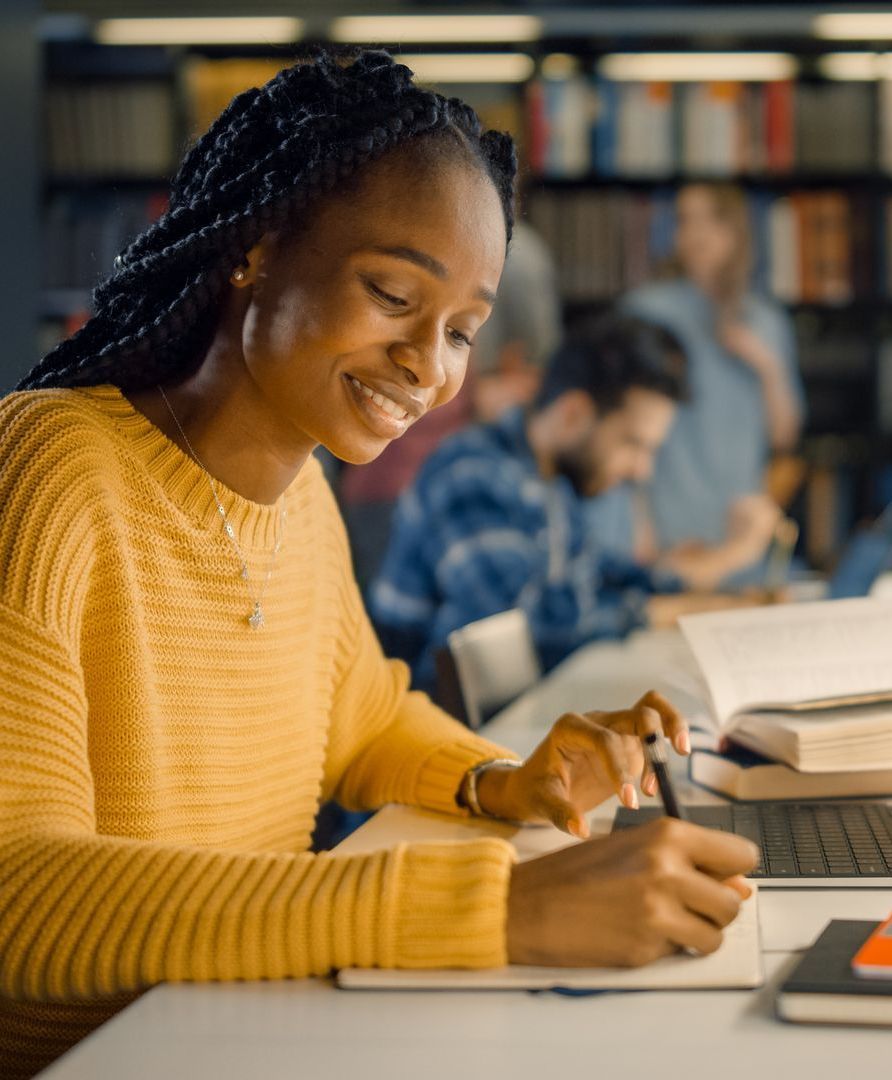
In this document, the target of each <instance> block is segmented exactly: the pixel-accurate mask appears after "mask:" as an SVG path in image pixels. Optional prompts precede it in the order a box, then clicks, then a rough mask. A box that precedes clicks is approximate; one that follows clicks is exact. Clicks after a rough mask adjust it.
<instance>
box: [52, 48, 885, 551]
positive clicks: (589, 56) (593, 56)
mask: <svg viewBox="0 0 892 1080" xmlns="http://www.w3.org/2000/svg"><path fill="white" fill-rule="evenodd" d="M618 41H619V39H618V38H614V39H610V40H608V39H607V38H605V39H603V40H601V41H598V42H593V41H592V40H589V41H588V42H580V41H579V40H569V39H568V40H566V41H560V42H558V41H548V42H542V43H539V44H538V45H536V46H531V47H530V48H531V49H532V51H533V52H534V53H535V54H536V60H537V64H538V66H537V73H536V74H535V76H534V77H533V78H532V79H531V80H530V81H529V82H528V83H527V84H526V85H523V86H511V87H509V86H504V87H482V86H477V87H462V88H460V89H459V91H458V92H460V93H461V94H462V96H465V97H467V98H468V99H469V100H471V102H472V104H475V105H476V106H477V107H478V108H480V110H481V112H482V113H483V114H484V118H485V120H486V121H487V122H488V123H489V124H491V125H494V126H499V127H509V128H511V129H513V131H514V132H515V134H516V135H517V136H518V137H519V140H520V142H521V146H522V158H523V172H522V201H523V209H524V212H525V213H527V214H528V215H529V217H530V219H531V221H532V222H533V223H534V224H535V225H536V226H537V227H538V228H539V229H540V231H541V232H542V233H543V235H544V236H545V237H546V239H547V240H548V241H549V242H550V243H551V245H552V246H553V248H554V250H555V253H556V256H557V259H558V263H559V267H560V272H561V280H562V287H563V292H564V299H565V302H566V306H567V310H568V314H569V315H570V316H572V315H573V314H574V313H576V312H578V311H579V310H580V309H584V308H588V307H591V306H601V305H604V304H606V303H607V302H609V300H610V299H611V297H612V296H614V295H615V294H616V293H617V292H618V291H621V290H622V289H624V288H628V287H630V286H634V285H635V284H638V283H639V282H641V281H643V280H646V279H647V278H648V277H649V276H650V275H651V274H652V273H653V270H654V268H655V266H657V265H658V264H659V262H660V261H661V259H662V258H663V257H664V256H665V255H666V254H667V253H668V245H669V243H670V241H671V231H672V210H671V208H672V200H673V196H674V193H675V192H676V191H677V189H678V187H679V186H680V185H681V184H682V183H685V182H689V181H692V180H711V179H728V180H733V181H735V182H737V183H739V184H741V185H742V186H743V187H744V189H745V190H746V192H747V195H748V198H749V200H750V204H751V207H752V215H753V221H754V230H755V232H756V237H757V244H756V246H757V248H758V249H760V250H761V251H762V253H763V254H762V258H761V259H760V261H759V263H758V266H757V278H758V281H759V283H760V284H761V285H762V286H764V287H767V288H769V289H770V290H772V291H774V292H776V293H777V294H778V295H779V298H780V299H782V300H783V302H785V303H786V304H787V306H788V307H789V309H790V311H791V314H792V317H793V319H794V322H795V325H796V328H797V334H798V338H799V347H800V357H801V367H802V372H803V377H804V381H805V384H806V391H807V396H808V400H809V406H810V420H809V427H808V430H807V438H806V454H807V456H808V457H809V459H810V461H811V462H812V463H813V464H814V465H815V468H816V469H820V470H822V472H821V476H822V483H824V485H825V487H826V486H827V485H828V484H836V485H837V486H838V488H839V490H838V491H837V492H836V495H835V504H836V505H837V506H839V507H841V508H843V510H842V512H843V513H844V516H845V521H844V522H843V529H844V530H845V528H846V527H847V525H848V524H850V523H851V521H853V520H855V519H858V518H861V517H866V516H869V515H871V514H873V513H875V512H876V510H877V509H879V506H880V504H881V502H882V501H883V500H884V499H888V498H892V490H889V487H890V483H892V481H890V472H889V463H890V462H892V314H890V313H892V91H890V87H892V82H833V81H830V80H827V79H823V78H819V77H817V76H816V72H817V70H818V67H817V56H816V52H815V48H816V47H815V43H814V42H806V41H804V40H803V41H802V42H801V43H800V46H799V47H798V49H792V50H791V51H793V52H797V51H798V52H799V53H800V54H801V58H802V60H803V64H802V71H803V73H804V74H803V77H802V78H801V79H800V80H799V81H797V82H790V81H781V82H777V83H770V84H766V83H746V84H700V83H697V84H644V83H610V82H608V81H607V80H605V79H603V78H601V77H599V76H598V75H596V74H595V69H596V63H595V62H596V60H597V58H598V56H599V55H600V54H601V53H602V52H606V51H608V50H609V49H610V48H612V47H614V46H616V45H617V42H618ZM654 44H655V46H656V45H657V44H665V43H663V42H659V43H658V42H654ZM679 44H681V45H685V44H686V43H685V42H680V40H679V39H678V38H676V40H675V42H674V45H675V47H676V48H677V47H679ZM558 48H560V49H563V50H567V51H568V52H570V53H572V54H573V55H572V57H571V58H570V62H569V63H567V62H566V61H567V57H566V56H565V57H564V65H565V73H564V74H563V75H562V76H561V77H553V76H552V75H551V74H548V72H549V64H548V59H547V58H548V56H549V55H551V54H553V53H554V51H555V50H557V49H558ZM287 62H288V52H287V49H275V48H272V47H271V48H268V49H263V48H254V49H235V48H233V49H231V50H226V49H223V48H217V49H207V48H206V49H196V48H177V49H171V48H158V47H134V46H129V47H120V46H118V47H111V46H104V47H101V46H96V45H90V44H87V43H84V42H55V43H50V44H47V45H46V46H45V57H44V66H45V71H46V80H47V83H46V90H47V92H46V94H45V108H46V113H45V118H46V126H45V155H44V172H43V182H42V185H40V190H41V193H42V202H43V215H44V216H43V220H44V249H43V267H44V279H43V282H42V291H41V294H40V295H41V341H40V345H41V348H42V349H45V348H48V347H50V346H51V345H52V344H53V342H54V341H55V340H58V338H59V337H60V336H61V335H62V334H63V333H66V332H69V331H70V330H71V329H73V328H74V327H75V326H76V325H77V324H78V322H79V321H80V320H82V319H83V318H84V317H86V315H87V313H88V311H89V296H90V290H91V289H92V287H93V285H94V284H95V282H96V280H97V279H98V278H99V277H100V276H101V275H102V274H104V273H105V272H107V269H108V267H109V266H110V264H111V259H112V257H113V255H114V253H115V252H116V251H117V250H119V249H120V247H121V246H123V244H124V243H125V242H126V241H127V240H128V239H129V238H130V237H131V236H132V235H135V234H136V233H137V232H139V231H140V230H141V229H142V228H144V227H145V225H146V224H147V223H148V221H150V220H152V218H153V217H156V216H157V215H158V214H160V213H161V212H162V211H163V208H164V192H165V189H166V185H167V182H168V179H169V176H170V174H171V172H172V169H173V168H174V167H175V164H176V162H177V160H178V159H179V157H180V156H181V154H182V151H183V150H184V149H185V147H186V145H187V143H188V140H189V138H190V136H191V134H192V133H195V132H198V131H201V130H203V129H204V128H205V127H206V126H207V124H208V123H209V121H210V119H211V118H212V117H213V116H214V115H216V114H217V113H218V112H219V110H220V109H221V108H222V107H223V105H225V103H226V102H227V101H228V100H229V99H230V98H231V97H232V95H233V94H235V93H237V92H238V91H239V90H240V89H243V88H244V87H246V86H248V85H256V84H259V83H260V82H263V81H265V80H266V79H267V78H269V77H270V76H271V75H272V74H273V73H274V71H275V70H277V68H278V67H279V66H280V65H281V64H283V63H287ZM97 117H98V119H97ZM137 117H138V118H139V119H138V123H137V122H136V119H135V118H137ZM97 132H102V133H103V134H102V137H99V138H97ZM134 132H137V133H138V137H137V138H136V139H134V137H133V136H134ZM704 147H708V148H709V152H708V153H707V152H706V151H705V150H704ZM816 236H820V238H821V239H820V242H818V243H815V242H813V240H814V238H815V237H816ZM791 238H792V241H791ZM791 244H792V246H793V247H795V249H796V257H795V259H791V258H790V257H789V256H790V251H789V249H790V247H791ZM785 254H786V258H785ZM802 516H803V520H806V519H808V516H809V515H808V513H807V512H805V511H804V512H803V514H802ZM814 516H815V515H814V514H812V515H811V517H812V518H814ZM834 550H835V542H834V541H833V540H832V539H830V540H825V541H823V542H822V543H821V544H817V545H816V547H815V552H817V554H815V560H816V561H818V562H827V561H829V560H830V559H832V556H833V552H834Z"/></svg>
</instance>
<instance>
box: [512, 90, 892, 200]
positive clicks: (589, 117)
mask: <svg viewBox="0 0 892 1080" xmlns="http://www.w3.org/2000/svg"><path fill="white" fill-rule="evenodd" d="M878 85H879V86H880V89H879V90H874V88H873V86H872V84H870V83H847V82H827V83H815V84H812V83H804V82H802V83H793V82H788V81H784V82H767V83H737V82H705V83H703V82H691V83H676V84H672V83H659V82H649V83H648V82H611V81H610V80H608V79H604V78H601V77H596V76H588V75H585V74H582V73H579V72H576V73H574V74H572V75H569V76H567V77H565V78H541V77H540V78H536V79H534V80H533V81H532V82H531V83H530V84H529V86H528V87H527V93H526V109H527V113H528V115H527V129H528V130H529V131H533V130H535V132H536V139H535V153H531V154H530V157H529V166H530V169H531V171H532V172H533V173H534V174H537V175H540V176H545V177H550V178H553V179H556V178H561V177H564V178H570V177H579V176H582V175H586V174H592V175H600V176H604V177H649V176H671V175H675V174H681V175H696V176H729V177H730V176H741V175H745V176H774V175H786V174H790V173H794V172H800V173H812V174H815V173H818V174H824V173H829V174H835V173H840V174H846V173H856V172H865V171H869V170H871V169H875V168H882V169H884V170H885V171H886V172H890V171H892V91H890V89H889V83H888V82H886V81H881V83H879V84H878ZM874 94H876V95H877V97H878V100H877V102H876V108H877V109H878V110H879V115H880V117H881V123H880V140H879V143H877V141H876V140H875V138H874V136H873V117H874V114H875V102H874V100H873V96H872V95H874Z"/></svg>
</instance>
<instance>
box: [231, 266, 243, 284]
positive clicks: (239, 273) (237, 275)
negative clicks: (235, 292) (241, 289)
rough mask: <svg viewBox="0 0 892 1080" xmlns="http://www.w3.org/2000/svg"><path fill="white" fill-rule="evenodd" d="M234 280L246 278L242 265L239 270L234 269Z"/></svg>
mask: <svg viewBox="0 0 892 1080" xmlns="http://www.w3.org/2000/svg"><path fill="white" fill-rule="evenodd" d="M232 280H233V281H244V280H245V271H244V270H242V268H241V267H239V268H238V270H233V271H232Z"/></svg>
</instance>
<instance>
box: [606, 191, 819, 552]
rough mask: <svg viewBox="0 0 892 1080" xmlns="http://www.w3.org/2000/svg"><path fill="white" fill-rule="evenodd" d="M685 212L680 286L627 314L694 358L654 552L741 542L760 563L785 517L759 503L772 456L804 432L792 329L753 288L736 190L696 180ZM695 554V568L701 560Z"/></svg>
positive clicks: (683, 201) (652, 292)
mask: <svg viewBox="0 0 892 1080" xmlns="http://www.w3.org/2000/svg"><path fill="white" fill-rule="evenodd" d="M676 212H677V222H676V234H675V255H674V259H673V263H672V268H671V269H672V275H671V278H670V279H669V280H666V281H662V282H657V283H654V284H652V285H647V286H644V287H642V288H640V289H637V290H635V291H634V292H632V293H631V294H629V295H628V296H627V297H626V298H625V300H624V305H625V307H626V310H628V311H629V312H630V313H632V314H635V315H638V316H639V317H641V318H645V319H650V320H652V321H655V322H658V323H659V324H660V325H662V326H665V327H666V328H667V329H669V330H671V331H672V332H673V333H675V334H676V336H677V337H678V338H679V340H680V341H681V343H682V345H683V346H684V348H685V352H686V354H687V357H688V368H689V379H690V384H691V395H690V396H691V400H690V402H689V404H687V405H686V406H685V407H684V408H682V409H680V410H679V416H678V419H677V420H676V423H675V426H674V428H673V430H672V433H671V434H670V436H669V439H668V441H667V442H666V445H665V446H664V448H663V450H662V452H661V454H660V458H659V461H658V463H657V467H656V471H655V474H654V479H653V482H652V484H651V486H650V491H649V503H650V512H651V516H652V523H653V527H654V530H655V534H656V536H655V541H656V546H657V548H658V549H659V550H661V551H666V550H667V549H670V548H672V547H673V546H675V545H680V544H684V543H685V542H687V541H699V542H703V543H706V544H717V543H721V542H723V541H727V540H732V541H736V544H735V545H732V546H736V547H740V548H741V551H742V554H743V555H744V556H745V555H746V554H747V553H749V552H752V554H750V559H751V560H754V559H757V558H758V557H759V554H760V552H761V551H764V548H765V547H766V546H767V543H768V540H769V538H770V536H771V533H772V531H773V528H774V524H775V522H776V511H774V512H772V508H771V506H770V505H766V500H765V498H764V497H761V498H753V496H754V495H758V494H759V493H761V492H762V491H763V490H764V484H763V472H764V469H765V466H766V464H767V461H768V457H769V455H770V453H771V452H774V451H787V450H791V449H793V448H794V447H795V445H796V442H797V440H798V438H799V432H800V428H801V424H802V411H803V410H802V389H801V385H800V380H799V374H798V371H797V368H796V356H795V345H794V340H793V332H792V327H791V325H790V321H789V318H788V317H787V315H786V314H785V313H784V312H783V311H782V310H781V309H780V308H779V307H778V306H777V305H776V304H774V303H773V302H771V301H769V300H768V299H766V298H765V297H762V296H759V295H757V294H756V293H755V292H753V290H752V288H751V275H752V263H753V251H752V240H751V224H750V220H749V212H748V208H747V202H746V197H745V195H744V194H743V192H742V191H740V189H739V188H736V187H734V186H733V185H730V184H690V185H688V186H686V187H684V188H682V189H681V191H680V192H679V193H678V199H677V203H676ZM688 554H689V560H688V561H690V560H693V561H694V562H695V563H696V561H697V560H698V559H699V558H700V557H701V555H702V553H701V552H698V551H697V550H696V549H690V550H689V552H688ZM678 556H679V559H680V560H681V561H680V563H679V566H681V565H682V564H683V563H684V555H683V551H682V552H679V553H678ZM738 561H739V560H738Z"/></svg>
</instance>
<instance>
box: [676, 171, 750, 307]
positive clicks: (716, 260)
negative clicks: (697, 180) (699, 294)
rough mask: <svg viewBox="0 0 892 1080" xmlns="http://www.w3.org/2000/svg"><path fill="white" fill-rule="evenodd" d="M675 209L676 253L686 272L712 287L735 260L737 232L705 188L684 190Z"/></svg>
mask: <svg viewBox="0 0 892 1080" xmlns="http://www.w3.org/2000/svg"><path fill="white" fill-rule="evenodd" d="M675 209H676V226H675V252H676V255H677V256H678V259H679V261H680V263H681V266H682V269H683V270H684V272H685V273H686V274H687V276H688V277H690V278H691V279H692V280H694V281H695V282H697V283H698V284H699V285H702V286H706V287H709V286H711V285H712V284H713V283H714V282H716V280H717V279H718V278H720V277H721V275H722V274H723V273H724V272H725V271H726V270H727V268H728V266H729V265H730V264H731V262H732V261H733V259H734V254H735V248H736V246H737V242H736V238H735V236H734V230H733V228H732V227H731V226H730V225H729V224H728V223H727V222H726V221H724V220H722V218H720V217H719V215H718V214H717V213H716V207H715V201H714V200H713V198H712V195H711V194H710V193H709V191H707V190H706V189H705V188H702V187H688V188H684V189H683V190H682V191H681V192H679V195H678V200H677V202H676V207H675Z"/></svg>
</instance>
